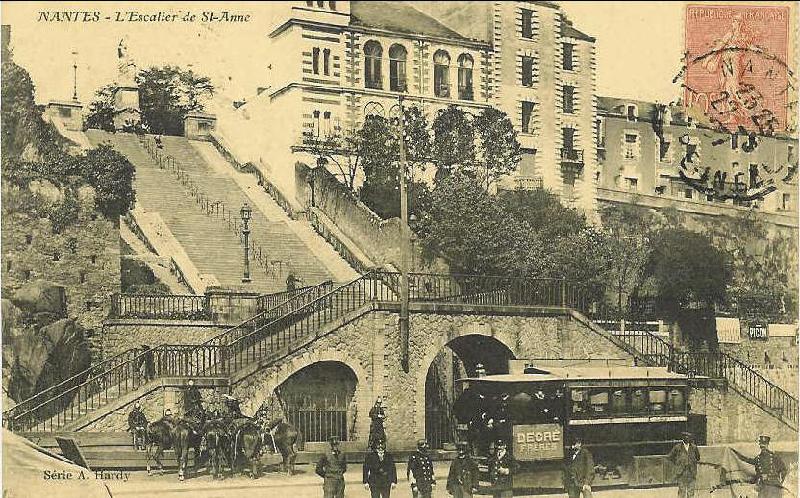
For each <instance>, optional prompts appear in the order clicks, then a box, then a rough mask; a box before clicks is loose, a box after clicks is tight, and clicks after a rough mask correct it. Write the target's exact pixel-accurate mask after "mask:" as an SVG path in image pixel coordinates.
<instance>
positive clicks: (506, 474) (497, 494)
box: [489, 439, 517, 498]
mask: <svg viewBox="0 0 800 498" xmlns="http://www.w3.org/2000/svg"><path fill="white" fill-rule="evenodd" d="M516 470H517V463H516V462H515V461H514V458H512V456H511V455H510V454H509V453H508V450H507V446H506V442H505V441H504V440H502V439H500V440H498V441H497V442H496V443H495V446H494V454H493V455H492V456H491V458H490V459H489V481H490V482H491V483H492V488H493V490H492V496H494V498H511V497H513V496H514V490H513V485H514V472H515V471H516Z"/></svg>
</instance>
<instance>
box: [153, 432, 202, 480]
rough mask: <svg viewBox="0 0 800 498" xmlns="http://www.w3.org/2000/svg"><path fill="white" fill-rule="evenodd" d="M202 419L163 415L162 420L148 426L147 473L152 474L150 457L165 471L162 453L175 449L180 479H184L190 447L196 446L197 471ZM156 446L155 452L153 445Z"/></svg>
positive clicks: (195, 464) (160, 469) (195, 460)
mask: <svg viewBox="0 0 800 498" xmlns="http://www.w3.org/2000/svg"><path fill="white" fill-rule="evenodd" d="M200 427H202V420H196V419H191V418H190V419H182V418H173V417H171V416H169V417H162V418H161V419H160V420H157V421H155V422H153V423H152V424H150V425H148V426H147V440H148V441H149V443H150V444H149V446H148V448H147V473H148V474H150V458H152V459H153V460H154V461H155V462H156V463H157V464H158V469H159V472H162V473H163V471H164V464H163V463H162V462H161V458H160V457H161V455H162V454H163V453H164V450H169V449H174V450H175V459H176V460H177V462H178V479H180V480H181V481H182V480H184V478H185V476H186V464H187V462H188V460H189V448H194V455H195V457H194V468H195V471H196V470H197V468H198V467H199V465H200V456H201V455H200V442H201V441H202V437H201V436H202V434H200V430H199V428H200ZM154 446H155V452H153V447H154Z"/></svg>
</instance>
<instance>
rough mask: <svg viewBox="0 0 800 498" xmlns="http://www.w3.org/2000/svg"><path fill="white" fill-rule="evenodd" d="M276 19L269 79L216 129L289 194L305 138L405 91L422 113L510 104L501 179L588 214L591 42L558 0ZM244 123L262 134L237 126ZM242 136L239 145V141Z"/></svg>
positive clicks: (309, 13)
mask: <svg viewBox="0 0 800 498" xmlns="http://www.w3.org/2000/svg"><path fill="white" fill-rule="evenodd" d="M279 19H280V21H279V22H278V25H277V27H276V28H275V29H274V30H273V31H272V32H271V33H270V35H269V39H270V43H271V46H272V48H273V53H274V54H276V55H275V60H274V61H271V79H270V83H269V87H268V88H266V89H262V90H261V92H260V93H259V95H258V96H257V97H256V98H254V99H253V100H251V101H250V102H247V103H246V104H245V105H243V106H241V107H240V108H239V112H237V116H235V117H234V119H231V120H227V122H226V123H222V122H221V123H220V127H221V131H222V133H223V134H224V135H225V136H226V139H227V140H228V141H229V142H231V144H232V146H233V147H234V148H236V149H237V151H242V152H243V154H244V156H245V157H247V158H248V159H249V160H251V161H253V163H254V164H257V165H258V166H259V167H260V168H262V169H263V170H264V171H263V172H264V173H265V174H266V175H267V177H269V178H270V179H273V180H274V182H275V183H276V184H277V185H278V186H279V188H282V189H284V190H285V192H286V193H288V194H289V195H293V194H294V192H295V191H296V188H295V184H294V182H295V177H294V163H295V162H296V161H298V160H303V161H306V162H309V163H310V164H313V159H312V158H311V156H310V155H309V154H308V150H307V148H305V147H304V146H303V138H304V137H307V136H320V137H323V136H325V135H327V134H331V133H346V132H348V131H349V130H356V129H358V128H359V127H360V126H361V123H362V122H363V119H364V117H365V116H366V115H368V114H373V113H374V114H381V115H384V116H386V117H390V116H391V115H392V114H393V113H395V112H396V109H393V108H394V107H395V105H396V104H397V102H398V97H399V96H400V95H403V96H404V105H406V106H419V107H421V108H422V110H423V112H424V113H426V114H427V115H428V118H429V120H432V118H433V116H435V113H436V112H437V111H438V110H439V109H442V108H444V107H446V106H447V105H450V104H456V105H458V106H460V107H462V108H464V109H465V110H467V111H469V112H473V113H478V112H480V110H481V109H482V108H484V107H487V106H493V107H496V108H498V109H500V110H502V111H504V112H506V113H507V114H508V115H509V117H510V118H511V120H512V122H513V123H514V125H515V127H516V129H517V131H518V133H519V140H520V143H521V145H522V147H523V157H522V161H521V163H520V165H519V168H518V170H517V171H516V173H515V174H514V175H513V176H512V177H511V178H508V179H507V180H506V181H505V182H504V183H505V185H506V186H512V187H515V186H521V187H523V188H525V187H527V188H531V187H535V186H539V185H542V186H544V187H546V188H549V189H551V190H553V191H554V192H557V193H559V194H561V196H562V199H564V201H565V202H566V203H568V204H572V205H575V206H576V207H580V208H582V209H585V210H587V211H589V212H592V211H594V209H595V204H596V202H595V180H596V175H595V173H594V172H595V169H596V156H595V154H596V149H595V147H594V143H595V140H596V138H595V136H594V132H595V128H594V122H595V113H596V111H595V106H596V102H595V99H594V94H595V90H594V86H595V78H594V39H593V38H591V37H589V36H587V35H585V34H583V33H581V32H580V31H578V30H577V29H576V28H574V27H573V26H572V24H571V23H570V22H569V21H568V20H567V19H566V18H565V16H564V15H563V13H562V12H561V10H560V9H559V7H558V6H557V5H555V4H552V3H549V2H460V3H459V5H458V6H457V7H454V6H453V4H452V3H450V2H447V3H444V2H413V3H411V2H355V1H354V2H328V1H325V2H318V1H314V2H309V1H306V2H297V3H295V4H291V5H287V6H286V11H285V13H284V14H283V15H281V16H279ZM252 127H257V129H263V130H264V131H265V132H264V134H263V135H261V136H260V137H258V138H255V139H252V138H251V137H252V133H249V134H244V133H242V132H241V131H242V130H244V129H246V128H249V129H253V128H252ZM243 135H248V141H247V143H243V142H242V141H237V137H242V136H243ZM242 140H243V139H242ZM334 173H336V171H334Z"/></svg>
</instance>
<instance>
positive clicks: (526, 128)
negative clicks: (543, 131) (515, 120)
mask: <svg viewBox="0 0 800 498" xmlns="http://www.w3.org/2000/svg"><path fill="white" fill-rule="evenodd" d="M531 117H533V102H522V132H523V133H533V127H532V126H531Z"/></svg>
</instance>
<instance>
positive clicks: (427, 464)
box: [406, 439, 436, 498]
mask: <svg viewBox="0 0 800 498" xmlns="http://www.w3.org/2000/svg"><path fill="white" fill-rule="evenodd" d="M428 449H429V447H428V442H427V441H426V440H424V439H420V440H419V441H417V451H416V452H414V453H412V454H411V456H410V457H408V467H407V469H406V477H407V478H408V482H409V483H410V484H411V494H412V495H413V497H414V498H431V494H432V493H433V488H434V487H435V486H436V478H435V477H434V475H433V462H432V461H431V457H430V456H429V455H428Z"/></svg>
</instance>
